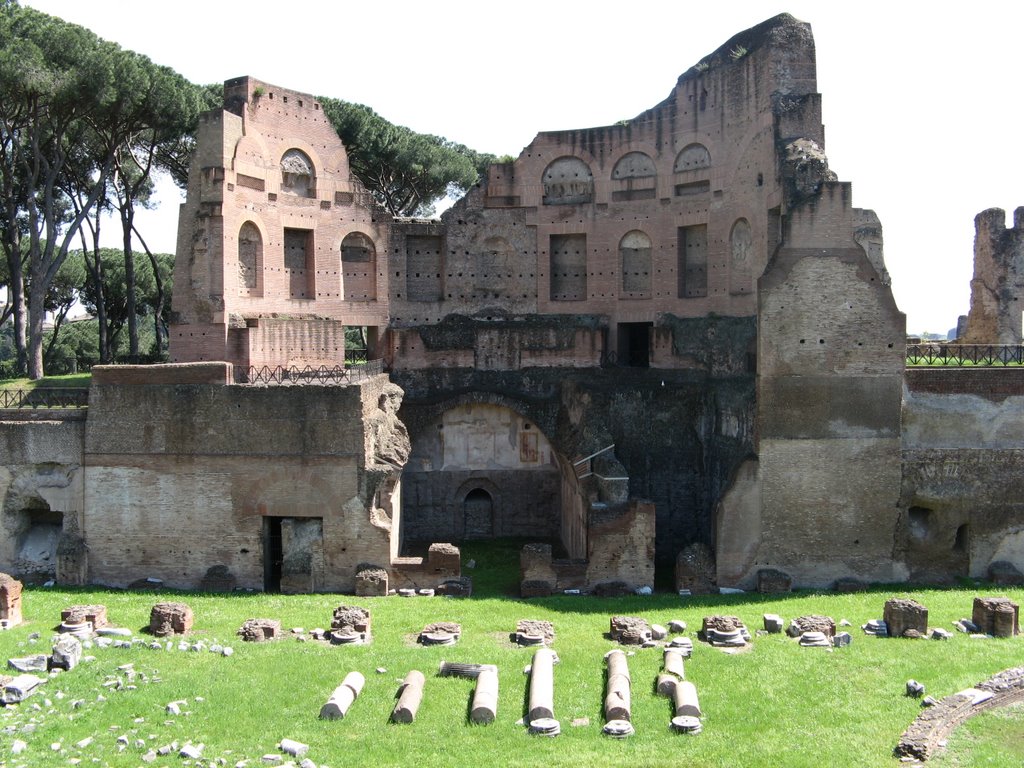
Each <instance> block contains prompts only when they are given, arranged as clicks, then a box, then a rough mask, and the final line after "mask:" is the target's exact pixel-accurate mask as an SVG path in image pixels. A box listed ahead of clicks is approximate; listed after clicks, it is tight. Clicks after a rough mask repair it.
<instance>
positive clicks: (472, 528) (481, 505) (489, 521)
mask: <svg viewBox="0 0 1024 768" xmlns="http://www.w3.org/2000/svg"><path fill="white" fill-rule="evenodd" d="M462 512H463V522H464V525H463V537H464V538H466V539H489V538H491V537H492V536H493V535H494V501H493V499H491V494H489V493H488V492H487V491H485V490H484V489H483V488H474V489H473V490H472V491H470V492H469V493H467V494H466V498H465V500H464V501H463V502H462Z"/></svg>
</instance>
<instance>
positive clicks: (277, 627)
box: [236, 619, 282, 643]
mask: <svg viewBox="0 0 1024 768" xmlns="http://www.w3.org/2000/svg"><path fill="white" fill-rule="evenodd" d="M236 634H237V635H238V636H239V637H241V638H242V641H243V642H246V643H263V642H267V641H268V640H277V639H278V638H280V637H281V636H282V632H281V622H280V621H278V620H277V619H246V620H245V621H244V622H243V623H242V626H241V628H240V629H239V630H238V632H237V633H236Z"/></svg>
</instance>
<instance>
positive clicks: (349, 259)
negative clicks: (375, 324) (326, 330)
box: [341, 232, 377, 301]
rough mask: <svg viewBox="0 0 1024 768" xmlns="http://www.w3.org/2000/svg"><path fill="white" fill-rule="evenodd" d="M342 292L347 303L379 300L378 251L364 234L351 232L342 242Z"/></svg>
mask: <svg viewBox="0 0 1024 768" xmlns="http://www.w3.org/2000/svg"><path fill="white" fill-rule="evenodd" d="M341 270H342V291H343V295H344V298H345V300H346V301H373V300H375V299H376V298H377V249H376V247H375V246H374V244H373V240H372V239H370V237H369V236H367V235H364V234H363V233H362V232H350V233H349V234H347V235H345V239H344V240H342V241H341Z"/></svg>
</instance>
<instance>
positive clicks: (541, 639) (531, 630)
mask: <svg viewBox="0 0 1024 768" xmlns="http://www.w3.org/2000/svg"><path fill="white" fill-rule="evenodd" d="M512 642H514V643H517V644H518V645H525V646H533V645H551V644H552V643H553V642H555V625H554V624H552V623H551V622H550V621H539V620H535V619H520V620H519V621H517V622H516V631H515V632H513V633H512Z"/></svg>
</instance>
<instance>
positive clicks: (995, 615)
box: [971, 597, 1020, 637]
mask: <svg viewBox="0 0 1024 768" xmlns="http://www.w3.org/2000/svg"><path fill="white" fill-rule="evenodd" d="M1019 614H1020V608H1019V606H1018V605H1017V603H1015V602H1013V601H1012V600H1010V599H1009V598H1006V597H976V598H974V609H973V611H972V614H971V621H972V622H973V624H974V625H975V627H976V629H977V631H978V632H984V633H985V634H986V635H992V636H993V637H1013V636H1014V635H1017V634H1019V633H1020V623H1019Z"/></svg>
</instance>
